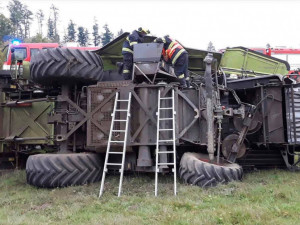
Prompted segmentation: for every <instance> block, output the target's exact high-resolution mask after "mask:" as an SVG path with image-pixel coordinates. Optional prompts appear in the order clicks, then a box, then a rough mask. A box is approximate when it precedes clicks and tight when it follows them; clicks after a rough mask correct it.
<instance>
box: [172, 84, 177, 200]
mask: <svg viewBox="0 0 300 225" xmlns="http://www.w3.org/2000/svg"><path fill="white" fill-rule="evenodd" d="M172 113H173V121H172V122H173V124H172V125H173V131H172V133H173V162H174V167H173V173H174V195H176V194H177V185H176V184H177V183H176V175H177V174H176V172H177V170H176V132H175V118H176V111H175V96H174V89H172Z"/></svg>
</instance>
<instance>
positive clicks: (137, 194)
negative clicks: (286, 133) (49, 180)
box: [0, 170, 300, 225]
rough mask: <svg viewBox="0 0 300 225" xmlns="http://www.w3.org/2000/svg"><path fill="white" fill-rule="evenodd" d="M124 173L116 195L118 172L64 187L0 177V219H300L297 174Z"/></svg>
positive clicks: (138, 221) (31, 221)
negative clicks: (210, 184)
mask: <svg viewBox="0 0 300 225" xmlns="http://www.w3.org/2000/svg"><path fill="white" fill-rule="evenodd" d="M160 178H161V179H160V186H159V191H160V192H159V196H158V197H154V176H152V175H140V176H134V175H130V176H129V175H125V179H124V184H123V196H122V197H121V198H118V197H117V196H116V193H117V186H118V176H107V179H106V180H107V183H106V184H107V185H106V189H105V192H104V196H103V197H102V198H101V199H98V197H97V195H98V191H99V185H100V183H96V184H91V185H85V186H78V187H68V188H62V189H39V188H35V187H32V186H30V185H27V184H26V179H25V172H24V171H15V172H11V173H6V174H4V175H2V176H0V224H30V225H31V224H133V225H134V224H263V225H265V224H272V225H274V224H289V225H290V224H300V201H299V199H300V190H299V189H300V179H299V178H300V173H292V172H288V171H281V170H269V171H260V172H253V173H249V174H246V175H245V178H244V180H243V182H235V183H230V184H228V185H220V186H218V187H216V188H211V189H205V190H204V189H201V188H199V187H193V186H188V185H185V184H178V195H177V196H176V197H175V196H173V192H172V191H173V187H172V177H171V176H160Z"/></svg>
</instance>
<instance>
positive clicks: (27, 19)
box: [22, 5, 33, 39]
mask: <svg viewBox="0 0 300 225" xmlns="http://www.w3.org/2000/svg"><path fill="white" fill-rule="evenodd" d="M32 16H33V13H32V12H31V11H30V10H29V9H28V8H27V6H26V5H24V7H23V19H22V23H23V26H24V39H25V38H29V37H30V24H31V22H32V20H33V18H32Z"/></svg>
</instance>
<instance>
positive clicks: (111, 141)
mask: <svg viewBox="0 0 300 225" xmlns="http://www.w3.org/2000/svg"><path fill="white" fill-rule="evenodd" d="M110 142H112V143H124V141H110Z"/></svg>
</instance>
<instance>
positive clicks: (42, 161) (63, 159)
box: [26, 153, 103, 188]
mask: <svg viewBox="0 0 300 225" xmlns="http://www.w3.org/2000/svg"><path fill="white" fill-rule="evenodd" d="M102 169H103V161H102V158H101V157H100V156H99V155H96V154H91V153H89V154H83V153H78V154H76V153H75V154H40V155H33V156H30V157H29V158H28V160H27V163H26V178H27V183H28V184H31V185H33V186H36V187H43V188H55V187H66V186H73V185H82V184H87V183H93V182H97V181H99V180H100V178H101V176H102Z"/></svg>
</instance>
